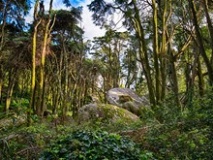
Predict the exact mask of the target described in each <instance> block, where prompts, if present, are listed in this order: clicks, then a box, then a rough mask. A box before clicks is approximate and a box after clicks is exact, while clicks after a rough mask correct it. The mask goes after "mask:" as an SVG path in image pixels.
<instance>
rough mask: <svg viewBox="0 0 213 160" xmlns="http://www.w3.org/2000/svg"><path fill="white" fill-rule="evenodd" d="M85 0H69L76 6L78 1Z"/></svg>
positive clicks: (82, 0)
mask: <svg viewBox="0 0 213 160" xmlns="http://www.w3.org/2000/svg"><path fill="white" fill-rule="evenodd" d="M84 1H85V0H70V2H71V4H72V5H73V6H78V5H79V4H80V3H83V2H84Z"/></svg>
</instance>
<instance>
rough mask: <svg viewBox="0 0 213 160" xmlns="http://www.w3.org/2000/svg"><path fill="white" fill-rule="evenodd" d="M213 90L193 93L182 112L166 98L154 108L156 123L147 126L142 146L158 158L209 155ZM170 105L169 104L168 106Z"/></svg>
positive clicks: (205, 157) (205, 159) (212, 143)
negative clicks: (144, 144)
mask: <svg viewBox="0 0 213 160" xmlns="http://www.w3.org/2000/svg"><path fill="white" fill-rule="evenodd" d="M212 97H213V93H212V91H211V92H210V93H206V95H205V96H204V97H198V96H196V98H195V99H193V101H192V105H191V106H190V107H189V108H185V109H184V111H183V112H181V110H180V109H178V108H177V107H174V105H171V104H172V102H171V101H170V102H169V101H168V102H167V103H164V104H163V105H161V106H159V108H158V109H157V110H156V112H155V117H157V119H160V121H158V122H160V123H158V124H154V123H152V126H151V127H150V128H149V131H148V133H147V135H146V137H145V141H146V144H148V145H146V146H144V148H145V149H149V150H150V151H152V152H154V153H155V155H157V158H158V159H163V160H164V159H202V160H208V159H212V157H213V154H212V153H213V140H212V137H213V134H212V133H213V116H212V115H213V108H212V106H213V100H212ZM169 106H170V108H169Z"/></svg>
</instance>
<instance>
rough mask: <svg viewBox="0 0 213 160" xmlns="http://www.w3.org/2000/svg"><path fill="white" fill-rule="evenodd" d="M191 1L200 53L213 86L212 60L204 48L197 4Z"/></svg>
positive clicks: (190, 5)
mask: <svg viewBox="0 0 213 160" xmlns="http://www.w3.org/2000/svg"><path fill="white" fill-rule="evenodd" d="M188 1H189V7H190V9H191V11H192V15H193V19H192V21H193V23H194V26H195V32H196V36H197V41H198V44H199V49H200V54H201V56H202V57H203V60H204V62H205V65H206V68H207V71H208V77H209V84H210V86H213V66H212V64H211V61H210V60H209V58H208V56H207V54H206V51H205V48H204V44H203V38H202V35H201V33H200V28H199V23H198V19H197V11H196V6H195V2H194V0H188Z"/></svg>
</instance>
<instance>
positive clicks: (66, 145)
mask: <svg viewBox="0 0 213 160" xmlns="http://www.w3.org/2000/svg"><path fill="white" fill-rule="evenodd" d="M152 157H153V156H152V154H151V153H142V152H141V150H140V148H139V146H138V145H137V144H135V143H134V142H132V141H130V140H128V139H125V138H123V137H121V136H120V135H118V134H112V133H108V132H106V131H100V130H99V131H82V130H78V131H74V132H73V133H71V134H69V135H68V136H65V137H60V138H59V139H58V140H56V141H55V142H54V143H52V144H51V145H50V147H49V149H47V150H46V151H44V152H43V153H42V154H41V157H40V160H43V159H45V160H54V159H66V160H68V159H72V160H73V159H74V160H75V159H79V160H90V159H91V160H99V159H100V160H103V159H104V160H108V159H113V160H124V159H125V160H138V159H141V160H146V159H151V158H152Z"/></svg>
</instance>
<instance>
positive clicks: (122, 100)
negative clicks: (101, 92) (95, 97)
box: [106, 88, 149, 115]
mask: <svg viewBox="0 0 213 160" xmlns="http://www.w3.org/2000/svg"><path fill="white" fill-rule="evenodd" d="M106 98H107V101H108V102H109V103H110V104H112V105H116V106H119V107H122V108H124V109H127V110H128V111H130V112H132V113H134V114H136V115H140V110H141V107H149V101H148V100H147V99H146V98H145V97H140V96H138V95H137V94H136V93H135V92H134V91H133V90H131V89H129V88H112V89H110V90H109V91H108V92H107V94H106Z"/></svg>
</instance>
